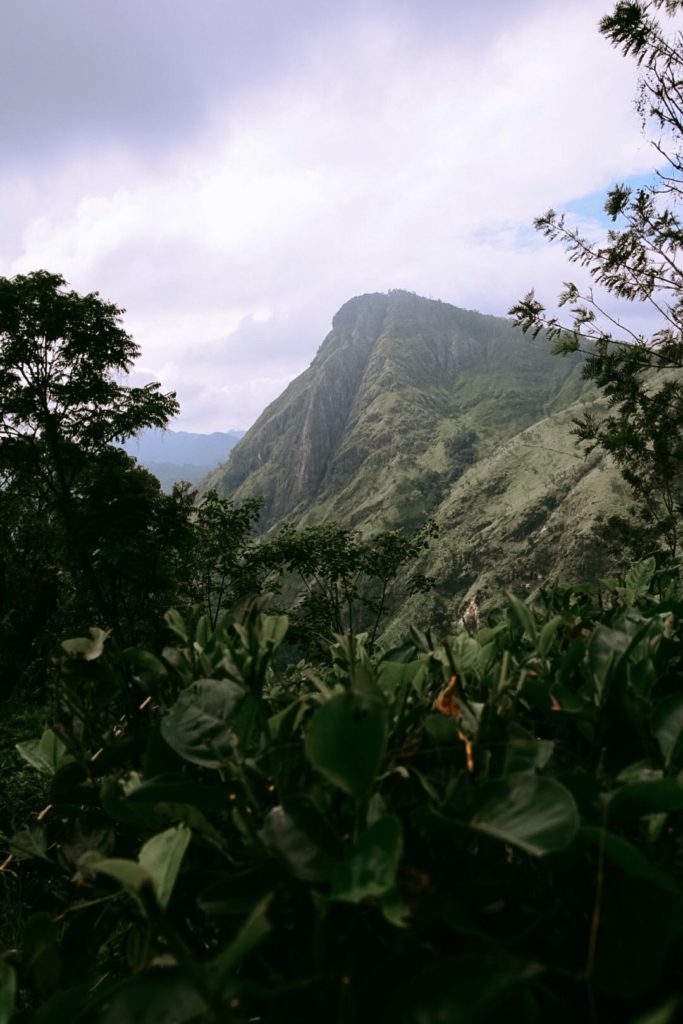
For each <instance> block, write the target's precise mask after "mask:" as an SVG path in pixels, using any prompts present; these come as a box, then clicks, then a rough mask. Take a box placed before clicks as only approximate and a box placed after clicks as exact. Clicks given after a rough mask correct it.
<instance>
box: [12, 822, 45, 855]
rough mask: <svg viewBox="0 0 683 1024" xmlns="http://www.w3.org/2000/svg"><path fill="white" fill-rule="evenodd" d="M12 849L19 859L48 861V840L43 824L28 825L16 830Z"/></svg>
mask: <svg viewBox="0 0 683 1024" xmlns="http://www.w3.org/2000/svg"><path fill="white" fill-rule="evenodd" d="M10 851H11V852H12V854H13V856H14V857H16V859H17V860H34V859H35V860H44V861H47V862H48V863H49V862H50V858H49V857H48V855H47V840H46V838H45V829H44V828H43V827H42V825H27V826H26V828H22V829H20V830H19V831H18V832H15V833H14V835H13V836H12V839H11V841H10Z"/></svg>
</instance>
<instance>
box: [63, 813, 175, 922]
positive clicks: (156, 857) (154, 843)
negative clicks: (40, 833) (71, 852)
mask: <svg viewBox="0 0 683 1024" xmlns="http://www.w3.org/2000/svg"><path fill="white" fill-rule="evenodd" d="M190 837H191V833H190V830H189V829H188V828H187V827H186V826H185V825H177V826H175V827H174V828H169V829H167V830H166V831H165V832H160V833H159V835H156V836H152V838H151V839H149V840H148V841H147V842H146V843H145V844H144V846H143V847H142V849H141V850H140V853H139V855H138V860H136V861H135V860H127V859H125V858H123V857H102V856H101V854H99V853H97V852H96V851H94V850H92V851H89V852H88V853H86V854H84V855H83V857H81V860H80V863H81V865H82V866H83V867H84V868H87V870H88V871H92V872H95V873H97V874H102V875H108V876H109V877H110V878H114V879H115V880H116V881H117V882H118V883H119V885H121V886H122V887H123V888H124V889H125V890H126V891H127V892H129V893H130V894H131V895H132V896H135V897H137V898H138V899H139V898H141V896H142V894H143V890H144V889H146V888H149V889H152V890H153V891H154V894H155V895H156V898H157V902H158V904H159V906H160V907H163V908H165V907H166V906H167V905H168V901H169V900H170V898H171V893H172V892H173V886H174V885H175V881H176V878H177V877H178V872H179V871H180V865H181V863H182V859H183V856H184V855H185V850H186V849H187V845H188V843H189V842H190Z"/></svg>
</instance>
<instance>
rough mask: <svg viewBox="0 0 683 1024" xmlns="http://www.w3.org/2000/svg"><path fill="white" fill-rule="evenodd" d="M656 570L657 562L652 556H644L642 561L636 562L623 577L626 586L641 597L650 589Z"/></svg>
mask: <svg viewBox="0 0 683 1024" xmlns="http://www.w3.org/2000/svg"><path fill="white" fill-rule="evenodd" d="M656 571H657V562H656V561H655V559H654V558H646V559H645V560H644V561H642V562H636V564H635V565H634V566H633V567H632V568H631V569H629V571H628V572H627V573H626V576H625V577H624V583H625V585H626V588H627V589H628V590H630V591H631V592H632V593H633V594H634V595H635V596H636V597H643V596H644V595H645V594H647V592H648V590H649V589H650V585H651V583H652V580H653V579H654V575H655V572H656Z"/></svg>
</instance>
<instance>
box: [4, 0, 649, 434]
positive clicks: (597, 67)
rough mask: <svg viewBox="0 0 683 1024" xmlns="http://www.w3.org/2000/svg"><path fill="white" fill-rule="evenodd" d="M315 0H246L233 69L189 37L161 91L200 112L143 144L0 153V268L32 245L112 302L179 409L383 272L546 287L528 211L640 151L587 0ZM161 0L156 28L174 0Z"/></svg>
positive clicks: (190, 425) (379, 285)
mask: <svg viewBox="0 0 683 1024" xmlns="http://www.w3.org/2000/svg"><path fill="white" fill-rule="evenodd" d="M71 2H72V5H73V3H74V2H75V0H71ZM136 6H137V5H136ZM155 6H158V5H155V4H153V3H150V4H149V5H147V6H146V5H145V4H142V8H143V9H144V10H145V11H147V13H149V11H150V10H151V9H153V8H155ZM293 6H294V9H295V10H296V11H297V14H299V15H302V14H304V13H306V10H305V5H297V4H294V5H293ZM320 6H321V5H319V6H318V7H317V8H316V11H317V12H318V13H317V14H316V13H312V14H311V17H310V19H308V20H307V19H306V18H305V17H298V18H295V19H294V21H295V24H293V25H287V24H286V22H285V20H283V15H282V9H281V7H279V6H276V5H275V4H274V3H272V4H263V5H261V7H260V11H261V13H262V14H263V13H264V12H265V11H266V9H267V11H268V12H269V13H270V14H271V15H272V18H273V19H274V21H273V22H272V23H271V24H270V25H269V32H268V33H266V38H265V40H264V53H265V54H267V55H270V58H272V60H271V62H270V64H268V66H267V67H266V65H265V64H264V61H265V59H266V58H265V57H264V58H263V59H261V57H259V58H258V59H257V60H256V63H255V65H254V66H250V76H248V81H243V82H241V83H240V86H239V88H237V87H235V88H232V87H231V83H230V80H229V79H226V78H221V77H220V76H219V77H218V78H217V79H213V80H211V81H209V80H208V79H207V78H206V77H202V74H201V69H200V70H198V68H197V65H198V64H201V55H199V54H195V53H190V54H188V56H187V61H188V62H189V65H190V69H189V70H186V69H185V68H181V69H180V72H179V75H178V77H174V78H173V83H174V84H173V88H176V87H178V88H179V86H178V82H179V81H180V82H181V84H182V82H184V81H185V79H186V77H187V76H189V77H190V78H191V79H192V81H193V82H195V86H196V103H197V111H200V113H197V116H196V117H195V116H194V115H192V116H190V114H188V113H187V109H186V107H183V106H182V104H181V107H180V111H179V115H178V120H177V122H176V123H175V125H170V126H167V128H166V129H164V131H165V132H166V135H165V140H164V145H163V146H162V145H161V143H159V145H157V146H151V149H150V148H149V145H147V146H145V145H142V144H138V141H137V137H136V134H135V131H133V130H128V131H127V132H126V133H122V134H119V135H117V133H116V131H115V130H114V129H115V127H116V124H115V120H116V119H115V118H114V120H113V121H112V122H111V125H112V126H113V127H112V131H111V132H110V133H109V134H107V135H106V137H105V136H104V135H103V136H102V138H99V137H97V136H96V137H95V138H94V140H93V141H92V143H91V144H90V146H89V147H84V146H82V145H81V144H80V143H79V145H78V146H77V147H76V149H75V150H69V152H68V153H66V154H65V155H63V156H62V157H60V158H59V159H58V160H56V161H55V163H54V164H51V165H50V167H49V169H48V168H45V167H42V166H41V165H40V162H39V161H36V162H35V163H34V164H32V165H31V166H30V168H29V169H28V170H24V171H22V170H17V168H16V166H14V165H13V166H12V167H11V168H10V169H9V170H8V169H6V170H5V173H4V180H3V175H2V172H1V170H0V196H8V195H11V196H12V201H11V202H10V201H8V200H6V199H5V200H3V199H0V209H2V207H3V206H4V204H5V203H7V205H8V223H9V225H10V228H9V230H8V233H7V234H6V236H5V240H4V241H3V242H0V271H2V272H3V273H16V272H19V271H25V270H29V269H34V268H36V267H42V266H44V267H47V268H48V269H51V270H58V271H60V272H61V273H63V274H64V275H65V276H66V277H67V278H68V279H69V280H70V282H71V283H72V284H73V285H74V287H77V288H79V289H93V288H95V289H98V290H100V291H101V292H102V294H103V295H105V296H106V297H107V298H111V299H112V300H113V301H116V302H117V303H120V304H122V305H125V306H126V307H127V308H128V316H127V320H126V322H127V325H128V327H129V328H130V329H131V331H132V332H133V334H134V336H135V337H136V339H137V340H138V341H139V343H140V344H141V345H142V349H143V356H142V359H141V361H140V368H141V369H144V370H146V371H147V372H148V373H149V374H150V375H152V376H154V377H157V378H159V379H160V380H161V381H162V383H163V384H164V386H165V387H168V388H175V389H177V390H178V392H179V397H180V399H181V404H182V410H183V411H182V415H181V419H180V421H179V425H181V426H184V427H186V428H187V429H206V430H211V429H226V428H227V427H239V426H241V427H246V426H248V425H249V423H250V422H251V421H252V420H253V419H254V418H255V417H256V416H257V415H258V413H259V412H260V411H261V410H262V408H263V407H264V405H265V404H266V403H267V401H269V400H270V399H272V398H273V397H275V395H276V394H277V393H279V391H281V390H282V387H283V386H284V384H285V383H286V382H287V381H288V380H289V379H291V377H292V376H294V375H295V374H296V373H297V372H299V371H300V370H301V369H303V368H304V367H305V366H306V365H307V364H308V362H309V361H310V359H311V358H312V356H313V354H314V352H315V350H316V349H317V347H318V345H319V344H320V342H321V341H322V339H323V336H324V334H325V333H326V331H327V329H328V327H329V323H330V321H331V318H332V315H333V313H334V312H335V310H336V309H337V308H338V307H339V306H340V305H341V304H342V303H343V302H344V301H346V300H347V299H348V298H349V297H350V296H351V295H353V294H358V293H362V292H367V291H377V290H386V289H387V288H390V287H405V288H408V289H411V290H414V291H417V292H420V293H422V294H429V295H433V296H434V297H439V298H442V299H445V300H447V301H450V302H453V303H455V304H456V305H462V306H466V307H469V308H479V309H481V310H482V311H484V312H491V313H497V314H504V313H505V311H506V310H507V309H508V308H509V306H510V305H511V304H512V302H513V301H515V299H517V298H519V297H520V295H522V294H523V293H524V292H526V291H527V290H528V288H529V287H531V286H532V285H536V286H537V287H538V290H539V292H541V291H545V292H547V293H548V294H549V295H550V296H552V295H553V294H554V293H555V292H556V291H557V286H558V285H559V284H560V283H561V281H562V280H563V278H564V277H566V276H567V275H568V271H567V265H566V263H565V261H564V257H563V255H562V252H561V250H559V249H557V248H552V247H550V248H549V247H548V246H547V245H546V244H545V243H544V242H542V240H540V239H537V238H535V237H534V236H533V235H531V234H530V232H529V224H530V222H531V220H532V218H533V217H534V216H535V215H537V214H539V213H542V212H543V211H544V210H545V209H547V208H548V207H549V206H557V207H562V205H563V204H566V203H569V202H571V201H572V200H576V199H577V198H579V197H581V196H584V195H586V194H589V193H593V192H595V191H596V190H597V189H600V188H603V187H606V186H607V185H609V184H610V183H611V182H612V181H613V180H614V179H615V178H623V177H625V176H627V175H631V174H638V173H643V172H645V171H647V170H648V169H649V168H650V166H651V163H652V153H651V152H650V150H649V149H648V147H647V145H646V143H644V142H643V140H642V139H641V137H640V133H639V125H638V121H637V118H636V116H635V114H634V112H633V109H632V96H633V92H634V87H635V78H634V74H633V70H632V68H630V67H629V65H628V63H627V62H626V61H624V60H623V58H621V57H620V56H619V55H618V54H616V53H615V52H614V51H612V50H611V49H610V47H609V46H608V44H607V43H606V42H605V41H604V40H602V39H601V38H600V37H599V35H598V34H597V32H596V30H595V23H596V21H597V19H598V17H599V16H600V14H602V13H603V4H602V3H598V2H596V0H580V2H577V3H574V4H572V5H565V4H560V3H552V4H547V3H543V4H542V3H530V4H527V5H515V17H514V18H512V17H511V16H510V11H509V8H510V5H501V4H494V3H492V4H490V5H488V6H489V10H488V11H487V12H486V11H484V12H482V13H480V14H479V15H478V16H477V19H474V17H473V14H472V11H473V8H472V5H470V4H467V5H465V4H454V5H453V4H450V5H449V4H445V3H443V2H442V3H439V2H437V0H430V2H429V3H428V4H426V5H423V6H418V5H416V4H415V3H408V2H404V3H402V4H400V5H395V6H392V7H389V6H388V5H386V4H380V3H361V2H357V3H351V4H349V5H348V6H347V7H345V8H343V9H342V8H341V7H337V5H332V7H331V11H332V13H331V14H330V15H328V17H327V18H321V17H320V14H319V9H320ZM484 6H487V5H484ZM255 8H256V9H259V5H258V4H257V5H255ZM170 9H171V11H172V15H171V23H172V25H171V27H172V29H173V32H176V31H179V28H178V26H179V25H181V24H182V19H181V21H180V22H179V21H178V18H177V16H178V14H179V11H181V9H184V10H187V8H185V7H184V5H173V4H171V5H170ZM207 9H209V10H211V11H214V12H215V11H216V10H217V7H216V5H214V4H211V3H209V4H208V7H207ZM419 11H422V12H423V17H422V19H420V18H419V17H418V14H419ZM425 12H428V14H429V16H426V15H425ZM485 14H488V18H486V17H485ZM492 14H497V15H498V16H499V17H498V19H497V20H496V19H495V18H494V19H491V15H492ZM174 19H175V20H174ZM491 20H493V25H494V31H493V32H491V29H490V28H487V27H486V26H490V24H491ZM143 22H144V24H143V28H144V31H145V32H148V31H149V30H150V28H149V25H147V22H145V21H144V19H143ZM278 25H280V26H282V27H283V31H282V33H281V35H282V39H281V41H280V44H279V46H276V44H275V43H274V42H273V38H274V36H275V35H276V34H277V33H276V32H275V30H274V28H275V27H277V26H278ZM145 26H146V27H145ZM188 31H189V34H190V44H191V46H192V45H193V44H192V38H193V37H192V30H191V28H189V29H188ZM249 31H252V32H254V33H256V31H257V26H256V25H255V24H254V25H251V27H250V29H249ZM487 33H488V35H487ZM247 34H248V33H247ZM143 35H144V32H143ZM171 35H172V36H173V39H174V40H175V39H176V37H175V36H174V35H173V33H171ZM145 38H148V36H146V37H145ZM168 38H169V37H168V33H167V34H166V35H165V36H164V37H162V39H161V44H162V45H161V46H160V49H161V51H162V58H163V53H164V46H167V47H170V52H173V53H175V52H176V51H175V50H174V49H173V47H172V46H170V43H169V42H168ZM176 41H177V40H176ZM473 41H476V43H477V45H476V46H475V45H473ZM210 53H213V50H210ZM155 59H157V58H155ZM158 59H161V58H158ZM164 59H165V58H164ZM266 63H267V62H266ZM241 66H242V67H243V69H244V61H243V62H242V65H241ZM169 68H170V65H169ZM254 68H256V69H263V74H262V75H261V74H258V73H256V72H255V70H254ZM168 73H169V74H171V71H170V70H169V72H168ZM196 83H199V84H196ZM193 88H194V87H193ZM152 91H153V90H152ZM190 91H191V90H190ZM145 95H147V94H145ZM174 95H175V93H174V92H173V89H171V90H170V92H169V93H168V96H169V97H171V99H172V97H173V96H174ZM124 99H125V102H124V100H121V105H120V106H116V108H115V109H116V112H117V114H118V115H120V116H121V117H123V116H124V115H123V113H122V111H123V112H125V111H126V110H128V109H129V108H130V105H131V103H132V102H133V99H132V98H131V96H128V95H127V94H126V97H124ZM152 99H153V97H152V98H148V100H147V101H146V102H148V103H152ZM155 102H156V101H155ZM188 102H189V100H188ZM192 102H195V100H193V101H192ZM143 106H144V104H143ZM70 109H71V108H70ZM150 110H151V108H149V109H145V111H143V113H144V117H142V121H141V122H140V123H142V122H143V121H145V120H146V119H147V118H148V117H149V116H150ZM131 116H132V115H131ZM190 121H192V130H190V128H189V123H190ZM48 184H49V187H48Z"/></svg>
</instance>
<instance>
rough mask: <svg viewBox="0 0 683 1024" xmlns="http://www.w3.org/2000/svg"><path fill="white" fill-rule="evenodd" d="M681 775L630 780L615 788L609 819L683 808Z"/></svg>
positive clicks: (610, 804)
mask: <svg viewBox="0 0 683 1024" xmlns="http://www.w3.org/2000/svg"><path fill="white" fill-rule="evenodd" d="M682 781H683V777H679V778H678V779H656V778H655V779H653V780H652V781H651V782H649V781H648V782H630V783H628V784H627V785H625V786H622V787H621V789H619V790H617V792H616V793H615V794H614V796H613V797H612V799H611V800H610V803H609V815H610V820H612V819H614V818H616V819H618V820H624V819H628V818H639V817H642V815H644V814H662V813H670V812H672V811H680V810H683V785H681V782H682Z"/></svg>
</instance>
